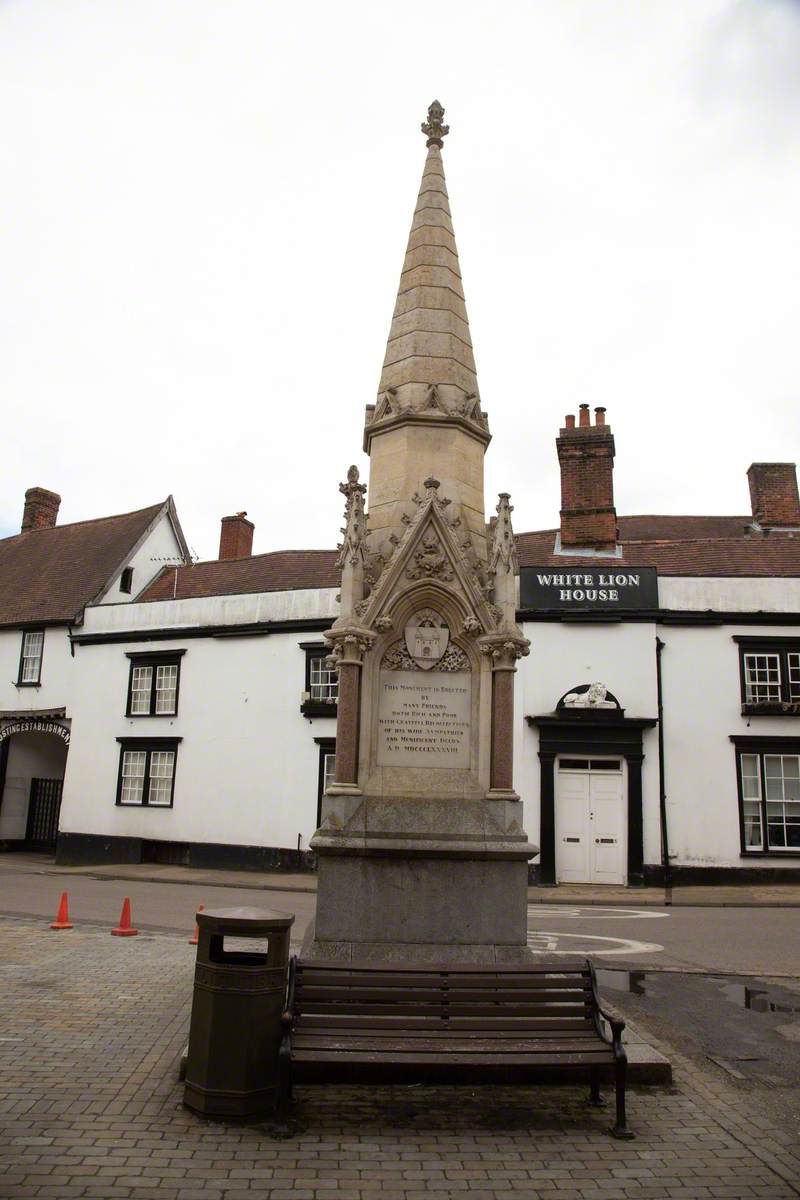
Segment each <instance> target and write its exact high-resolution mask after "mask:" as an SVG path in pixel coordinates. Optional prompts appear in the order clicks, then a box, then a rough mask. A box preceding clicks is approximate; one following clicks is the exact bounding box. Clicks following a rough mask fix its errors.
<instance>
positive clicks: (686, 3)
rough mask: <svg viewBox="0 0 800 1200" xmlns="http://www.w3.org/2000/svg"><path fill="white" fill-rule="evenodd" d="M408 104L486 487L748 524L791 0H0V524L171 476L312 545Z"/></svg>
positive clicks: (205, 525)
mask: <svg viewBox="0 0 800 1200" xmlns="http://www.w3.org/2000/svg"><path fill="white" fill-rule="evenodd" d="M434 97H438V98H439V99H440V100H441V102H442V103H443V104H444V105H445V106H446V109H447V113H446V120H448V121H449V123H450V125H451V131H452V132H451V134H450V136H449V138H447V140H446V143H445V150H444V157H445V169H446V171H447V176H448V186H449V191H450V197H451V205H452V210H453V218H454V224H455V230H456V237H457V240H458V245H459V251H460V256H461V267H462V273H463V276H464V284H465V289H466V297H467V308H468V311H469V315H470V324H471V328H472V337H473V342H474V345H475V352H476V359H477V363H478V373H479V379H480V384H481V393H482V398H483V404H484V407H485V408H486V409H487V410H488V412H489V415H490V421H491V427H492V432H493V434H494V441H493V443H492V445H491V447H490V448H489V451H488V454H487V495H489V496H491V495H492V494H493V493H496V492H497V491H499V490H508V491H510V492H511V494H512V500H513V503H514V504H515V506H516V510H515V524H516V528H517V529H518V530H519V531H521V530H524V529H535V528H543V527H551V526H552V525H554V524H555V523H556V522H557V519H558V518H557V513H558V507H559V484H558V469H557V462H556V457H555V448H554V444H553V441H554V438H555V436H556V433H557V430H558V426H559V425H560V424H562V423H563V416H564V414H565V413H567V412H570V411H575V410H576V409H577V405H578V404H580V403H583V402H587V403H589V404H590V405H592V406H593V407H594V406H595V405H600V404H602V405H605V406H606V407H607V409H608V420H609V422H610V423H611V425H612V428H613V430H614V433H615V436H616V443H617V465H616V472H615V488H616V502H617V509H618V511H619V512H621V513H631V512H684V513H686V512H709V513H723V512H739V513H741V512H745V513H746V512H747V511H748V510H749V499H748V494H747V483H746V478H745V471H746V469H747V467H748V465H749V464H750V462H752V461H753V460H784V461H785V460H787V459H792V460H794V459H796V458H797V457H798V451H799V450H800V419H798V411H799V410H798V399H800V361H799V359H800V355H799V354H798V346H799V345H800V337H799V336H798V315H800V314H799V313H798V307H799V302H798V296H799V295H800V224H799V222H798V214H799V213H800V0H668V2H667V0H506V3H505V4H503V5H502V6H497V5H491V4H489V3H488V0H483V2H480V3H479V2H476V0H459V2H458V3H457V4H455V3H454V4H450V5H445V6H441V5H431V4H430V2H429V0H426V2H422V0H405V3H404V4H403V5H400V6H398V5H396V4H393V5H389V4H388V3H380V2H377V3H376V2H375V0H372V2H366V0H365V2H364V3H358V2H355V0H338V2H337V3H336V4H332V3H330V2H329V0H306V3H294V4H287V3H277V2H274V0H0V111H1V112H2V113H3V132H2V136H1V137H0V213H1V214H2V217H1V219H0V261H1V262H2V269H1V270H0V327H1V328H2V342H3V348H2V353H0V395H1V396H2V400H3V416H4V419H3V426H2V440H3V446H4V455H3V470H2V472H1V473H0V535H7V534H10V533H14V532H16V531H17V530H18V528H19V521H20V516H21V510H22V502H23V493H24V491H25V488H26V487H29V486H31V485H33V484H40V485H42V486H45V487H49V488H52V489H54V490H55V491H58V492H60V493H61V495H62V497H63V503H62V507H61V515H60V521H62V522H66V521H74V520H80V519H83V518H88V517H94V516H100V515H105V514H109V513H115V512H124V511H128V510H130V509H133V508H140V507H142V506H144V505H146V504H151V503H154V502H155V501H156V500H159V499H162V498H163V497H165V496H166V495H167V494H168V493H170V492H171V493H172V494H173V495H174V496H175V499H176V503H177V505H178V511H179V513H180V516H181V519H182V522H183V525H184V529H185V532H186V534H187V538H188V540H189V542H190V544H191V546H192V547H193V549H194V550H195V551H196V553H197V554H198V555H199V556H200V557H201V558H209V557H214V556H215V555H216V552H217V544H218V529H219V525H218V522H219V517H220V516H222V515H223V514H225V513H230V512H235V511H237V510H240V509H246V510H247V511H248V513H249V515H250V517H251V518H252V519H253V520H254V521H255V524H256V538H255V550H256V551H266V550H273V549H280V548H286V547H301V546H306V547H323V546H331V545H333V544H334V543H335V541H336V539H337V536H338V528H339V524H340V516H341V497H340V496H339V494H338V490H337V484H338V482H339V480H340V479H343V478H344V476H345V472H346V470H347V467H348V465H349V463H351V462H354V461H355V462H357V463H358V464H359V466H360V467H361V468H362V471H366V470H367V466H368V464H367V462H366V460H365V459H364V456H363V455H362V454H361V450H360V446H361V433H362V423H363V412H364V405H365V404H367V403H370V402H373V401H374V399H375V391H376V388H377V384H378V377H379V374H380V366H381V361H382V358H383V352H384V349H385V343H386V336H387V333H388V329H389V322H390V317H391V312H392V308H393V304H394V297H395V293H396V289H397V281H398V277H399V272H400V267H401V264H402V258H403V252H404V249H405V243H406V239H407V236H408V228H409V225H410V221H411V214H412V211H413V207H414V202H415V198H416V193H417V189H418V185H419V178H420V174H421V171H422V166H423V161H424V155H425V144H424V138H423V137H422V135H421V134H420V132H419V123H420V121H421V120H422V119H424V117H425V112H426V109H427V106H428V104H429V103H430V101H431V100H432V99H433V98H434Z"/></svg>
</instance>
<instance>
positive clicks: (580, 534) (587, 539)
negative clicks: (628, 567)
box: [556, 404, 617, 550]
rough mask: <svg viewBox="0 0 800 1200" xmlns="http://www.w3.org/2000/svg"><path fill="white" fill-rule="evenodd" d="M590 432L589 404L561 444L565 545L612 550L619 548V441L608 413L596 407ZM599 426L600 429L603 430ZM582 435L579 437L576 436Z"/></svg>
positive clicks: (566, 433)
mask: <svg viewBox="0 0 800 1200" xmlns="http://www.w3.org/2000/svg"><path fill="white" fill-rule="evenodd" d="M595 412H596V414H597V425H596V426H595V428H594V429H592V428H590V420H589V405H588V404H582V405H581V406H580V428H579V430H577V431H576V432H571V431H572V430H574V429H575V423H574V418H573V422H572V424H571V425H570V424H569V418H567V426H566V428H565V429H562V431H561V433H562V436H561V437H559V438H558V439H557V441H556V447H557V449H558V461H559V465H560V467H561V546H562V549H565V550H566V549H569V547H571V546H576V547H578V546H579V547H583V548H591V549H594V550H610V549H613V548H614V547H615V546H616V544H617V511H616V509H615V508H614V479H613V471H614V438H613V436H612V434H611V429H610V428H609V426H608V425H606V423H605V409H604V408H597V409H595ZM598 426H599V428H598ZM576 434H577V436H576Z"/></svg>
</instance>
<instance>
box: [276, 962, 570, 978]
mask: <svg viewBox="0 0 800 1200" xmlns="http://www.w3.org/2000/svg"><path fill="white" fill-rule="evenodd" d="M296 969H297V973H298V975H299V974H300V973H301V972H307V971H316V972H320V973H324V974H340V975H346V974H356V973H360V972H362V971H367V972H369V973H370V974H375V975H394V974H396V973H397V972H398V971H401V972H402V973H403V974H409V975H418V974H422V975H426V974H427V975H451V976H453V977H456V976H459V975H498V976H499V975H502V976H503V977H504V978H505V977H506V976H510V975H537V974H542V973H545V974H551V975H552V974H577V975H585V974H587V970H586V959H580V958H579V959H564V960H563V961H562V960H560V959H559V960H558V961H553V960H551V961H550V962H546V961H540V962H535V963H514V964H513V965H511V966H497V964H488V963H486V964H484V963H465V964H463V965H461V966H448V967H443V966H441V964H439V963H429V964H425V963H422V964H419V965H415V966H413V967H399V968H398V967H393V966H389V965H387V966H383V965H382V964H380V963H370V962H348V963H320V962H313V961H311V962H310V961H308V960H305V959H302V958H301V959H298V960H297V967H296Z"/></svg>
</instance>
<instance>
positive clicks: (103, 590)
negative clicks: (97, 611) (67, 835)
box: [0, 488, 189, 848]
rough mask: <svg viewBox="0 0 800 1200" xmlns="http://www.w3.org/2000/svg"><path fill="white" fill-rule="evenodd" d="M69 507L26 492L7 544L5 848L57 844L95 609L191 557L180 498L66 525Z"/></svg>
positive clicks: (0, 568)
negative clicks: (83, 649) (76, 640)
mask: <svg viewBox="0 0 800 1200" xmlns="http://www.w3.org/2000/svg"><path fill="white" fill-rule="evenodd" d="M60 503H61V498H60V497H59V496H58V495H56V493H55V492H50V491H47V490H46V489H45V488H29V489H28V491H27V492H26V493H25V509H24V515H23V519H22V530H21V532H20V533H19V534H17V535H16V536H15V537H10V538H4V539H2V540H0V847H1V848H9V847H15V846H30V847H40V848H45V847H49V846H53V845H55V837H56V832H57V829H58V817H59V805H60V803H61V790H62V784H63V779H64V772H65V768H66V763H67V754H68V747H69V744H70V737H71V726H72V710H73V686H74V675H75V670H74V668H75V660H74V656H73V647H72V642H71V638H72V636H73V634H74V633H75V631H76V630H78V629H80V627H81V624H82V622H83V617H84V613H85V611H86V608H87V606H88V605H96V606H99V607H102V606H103V605H106V604H112V603H113V604H119V605H124V604H126V603H130V602H131V601H132V600H134V599H135V598H136V596H137V594H138V593H139V592H141V591H142V590H143V589H144V588H145V587H146V586H147V584H149V583H150V582H151V581H152V580H153V578H154V577H155V576H156V575H157V574H158V573H159V572H160V571H161V569H162V566H163V565H164V563H165V562H180V563H183V562H186V561H187V559H188V557H189V556H188V550H187V548H186V543H185V541H184V538H183V534H182V532H181V528H180V524H179V523H178V518H177V514H176V512H175V506H174V504H173V502H172V498H171V497H170V498H169V499H167V500H165V501H164V502H163V503H160V504H154V505H151V506H150V507H149V508H144V509H141V510H139V511H138V512H132V513H124V514H122V515H121V516H115V517H103V518H100V519H99V520H95V521H79V522H77V523H75V524H73V525H57V524H56V520H57V517H58V509H59V505H60Z"/></svg>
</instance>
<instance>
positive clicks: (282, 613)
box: [58, 409, 800, 883]
mask: <svg viewBox="0 0 800 1200" xmlns="http://www.w3.org/2000/svg"><path fill="white" fill-rule="evenodd" d="M599 416H600V420H601V422H602V414H599ZM582 420H583V421H584V422H588V410H585V409H584V410H583V412H582ZM565 442H566V443H567V444H568V446H569V448H570V450H571V451H574V453H575V454H576V455H577V459H578V465H577V471H578V475H577V478H578V479H579V480H580V481H582V482H581V486H580V487H579V488H578V489H577V493H576V490H575V484H574V480H575V478H576V476H575V461H574V459H573V461H572V463H571V465H570V467H569V469H568V470H563V471H562V484H563V486H562V524H561V527H560V529H551V530H547V531H543V532H538V533H522V534H519V535H518V536H517V542H518V548H519V556H520V564H521V574H520V606H519V620H520V622H521V623H522V625H523V628H524V631H525V633H526V635H527V636H528V637H529V638H530V640H531V653H530V656H529V657H528V658H526V659H523V660H521V662H520V665H519V670H518V674H517V706H516V708H517V712H518V714H519V717H518V723H517V728H516V731H515V748H514V749H515V780H516V783H517V788H518V790H519V791H520V793H521V795H522V798H523V800H524V802H525V827H526V829H527V831H528V833H529V836H530V837H531V839H532V840H533V841H534V842H536V843H537V844H538V845H539V846H540V847H541V854H540V856H539V858H538V859H537V860H536V862H535V864H534V877H535V878H538V879H540V880H542V881H543V882H551V881H560V882H571V881H574V882H578V881H596V882H608V883H625V882H631V883H637V882H650V881H656V880H661V879H663V878H664V863H665V859H664V842H666V848H667V850H668V853H669V860H668V861H669V864H670V867H671V873H672V878H673V880H674V881H676V882H680V881H682V880H687V881H693V880H722V879H729V878H738V879H742V880H743V879H746V878H752V877H757V878H761V879H767V878H770V879H779V878H790V879H797V880H798V881H800V874H798V875H795V874H794V872H795V871H796V870H797V869H798V868H800V502H798V500H797V490H796V481H795V474H794V468H793V466H791V465H786V464H768V465H764V464H755V465H754V466H753V467H751V469H750V472H749V479H750V487H751V495H752V500H753V511H752V512H751V513H750V514H748V515H743V516H738V517H683V516H681V517H666V516H644V517H620V518H617V517H616V514H615V513H614V511H613V494H612V492H611V490H610V489H611V461H612V459H613V455H611V456H609V455H604V456H602V461H601V460H600V458H599V456H598V453H597V451H598V448H599V447H601V446H605V448H606V449H609V446H608V443H609V442H611V446H610V449H611V450H613V441H611V435H610V431H609V429H608V426H604V425H602V424H601V426H599V427H598V426H597V425H596V424H595V425H589V424H587V423H584V424H578V425H577V427H576V428H575V429H571V428H570V427H569V426H568V427H567V428H565V429H564V430H562V433H561V437H560V438H559V450H560V451H562V468H563V467H564V461H563V460H564V454H563V451H564V443H565ZM598 462H600V465H599V466H598ZM598 472H599V473H600V474H601V475H602V476H603V479H601V480H600V482H599V483H598V480H597V478H595V476H596V475H597V474H598ZM601 484H604V485H606V486H607V492H606V494H605V495H604V496H601V497H600V500H601V501H602V502H598V487H600V485H601ZM587 491H588V492H590V493H592V503H591V504H586V503H584V502H583V501H582V500H581V495H585V494H587ZM787 496H788V500H787ZM792 506H794V507H792ZM603 508H604V509H605V510H607V511H608V510H610V511H611V513H612V514H613V516H612V518H611V520H610V521H609V522H607V524H608V527H609V529H610V530H611V531H612V532H611V537H612V539H613V544H611V543H610V542H607V543H606V544H605V545H604V546H603V548H601V549H597V548H596V547H594V546H593V547H588V548H587V547H586V546H580V545H578V544H577V543H576V538H578V537H581V536H582V534H581V530H580V528H579V529H578V530H577V532H576V529H575V525H576V522H577V523H578V525H579V524H580V519H581V517H582V516H584V517H585V518H586V521H587V522H590V523H594V522H596V520H597V513H598V510H599V509H603ZM237 519H238V518H228V519H227V520H228V521H229V522H230V521H233V520H237ZM570 522H571V524H570ZM247 524H248V525H249V522H248V523H247ZM251 529H252V527H251ZM617 531H618V532H617ZM601 532H602V531H601ZM591 534H592V537H593V538H594V540H595V541H597V540H598V537H597V528H596V525H594V526H593V528H592V530H591ZM565 538H566V539H572V542H571V544H568V545H566V546H565V545H564V541H565ZM245 544H246V543H245ZM335 559H336V552H335V551H286V552H279V553H275V554H266V555H257V556H253V557H250V556H245V557H240V558H237V559H234V560H220V561H214V562H207V563H197V564H195V565H194V566H185V567H179V568H177V569H175V568H167V569H165V570H164V571H162V573H161V575H160V576H159V578H158V579H156V580H155V582H154V583H153V584H152V585H151V586H150V587H149V588H147V589H146V590H145V592H144V593H143V595H142V596H140V598H139V600H138V602H136V603H133V604H104V605H99V606H95V607H90V608H88V609H87V610H86V613H85V618H84V622H83V625H82V626H81V628H80V629H79V630H75V631H74V632H73V635H72V642H73V645H74V648H75V651H74V652H75V660H74V668H73V670H74V693H73V707H72V712H73V745H72V749H71V751H70V761H69V770H68V772H67V783H66V788H65V796H64V803H63V807H62V819H61V833H60V837H59V849H58V855H59V860H60V861H63V862H70V863H75V862H94V861H140V860H142V859H144V860H157V861H172V862H185V863H189V864H196V865H204V866H206V865H212V864H220V865H222V864H225V865H235V864H238V865H241V866H251V867H256V866H268V865H287V866H294V865H296V863H297V862H298V854H297V852H298V849H299V850H300V851H301V855H302V856H304V855H305V851H306V847H307V846H308V842H309V840H310V838H311V836H312V834H313V832H314V830H315V828H316V827H317V820H318V813H319V800H320V796H321V794H322V789H323V786H324V780H325V774H326V771H328V772H330V767H331V755H332V754H333V752H334V747H335V740H334V739H335V711H336V710H335V704H334V703H332V698H333V696H334V695H335V677H334V676H331V675H330V674H329V672H328V671H327V669H326V666H325V653H326V650H325V645H324V641H323V637H322V635H323V631H324V630H325V629H327V628H329V626H330V624H331V623H332V621H333V619H334V618H335V615H336V613H337V602H336V594H337V586H336V582H337V571H336V568H335ZM167 668H168V669H169V670H170V671H171V672H172V673H173V675H174V676H175V677H176V683H177V684H179V686H177V687H176V689H175V693H174V703H173V702H171V697H172V692H170V693H169V697H168V698H167V702H166V704H163V705H161V708H160V709H159V698H158V693H157V692H156V691H155V690H154V685H153V679H154V672H158V671H159V669H161V670H162V672H163V671H164V670H166V669H167ZM593 683H599V684H602V685H603V687H602V688H598V689H595V691H594V692H593V695H592V699H593V700H595V701H598V700H599V701H600V703H591V704H584V703H583V702H582V701H581V700H580V699H579V700H578V702H577V703H576V702H575V699H574V698H573V699H569V697H570V695H571V694H573V697H574V695H575V694H577V696H578V697H582V696H585V695H586V693H587V691H588V688H589V685H590V684H593ZM148 689H150V690H149V691H148ZM565 701H566V702H565ZM167 709H169V710H170V711H167ZM664 831H666V837H664Z"/></svg>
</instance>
